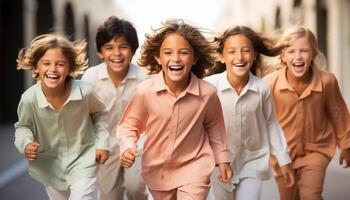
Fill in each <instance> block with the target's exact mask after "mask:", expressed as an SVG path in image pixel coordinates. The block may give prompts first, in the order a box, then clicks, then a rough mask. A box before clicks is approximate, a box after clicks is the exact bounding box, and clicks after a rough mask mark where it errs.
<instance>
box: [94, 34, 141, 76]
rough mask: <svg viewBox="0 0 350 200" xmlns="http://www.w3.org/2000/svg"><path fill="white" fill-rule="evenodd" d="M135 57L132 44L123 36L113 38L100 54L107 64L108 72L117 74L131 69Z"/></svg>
mask: <svg viewBox="0 0 350 200" xmlns="http://www.w3.org/2000/svg"><path fill="white" fill-rule="evenodd" d="M133 55H134V54H133V52H132V50H131V46H130V44H129V43H128V42H127V41H126V39H125V38H124V37H123V36H121V37H115V38H113V39H112V40H111V41H109V42H107V43H106V44H104V45H103V46H102V48H101V52H98V56H99V58H100V59H102V60H103V61H104V62H105V63H106V64H107V68H108V72H109V73H117V74H118V73H123V72H126V71H127V70H128V69H129V64H130V62H131V59H132V57H133Z"/></svg>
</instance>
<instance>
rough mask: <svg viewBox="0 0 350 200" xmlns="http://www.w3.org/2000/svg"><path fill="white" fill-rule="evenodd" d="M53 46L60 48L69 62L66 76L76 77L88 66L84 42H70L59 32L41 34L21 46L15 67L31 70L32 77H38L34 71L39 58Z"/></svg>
mask: <svg viewBox="0 0 350 200" xmlns="http://www.w3.org/2000/svg"><path fill="white" fill-rule="evenodd" d="M53 48H61V49H62V53H63V55H64V56H65V57H66V59H67V60H68V63H69V68H70V70H69V74H68V77H70V78H76V77H77V76H78V75H80V74H82V73H83V72H84V70H85V69H86V68H87V67H88V60H87V57H86V42H85V41H81V42H71V41H69V40H68V39H67V38H66V37H65V36H63V35H59V34H43V35H40V36H37V37H36V38H34V39H33V40H32V42H31V43H30V46H29V47H27V48H23V49H21V50H20V51H19V53H18V58H17V69H24V70H30V71H32V74H33V77H34V78H36V79H37V78H38V74H37V73H36V72H35V70H36V68H37V65H38V62H39V60H40V59H41V58H42V57H43V56H44V55H45V53H46V51H47V50H49V49H53Z"/></svg>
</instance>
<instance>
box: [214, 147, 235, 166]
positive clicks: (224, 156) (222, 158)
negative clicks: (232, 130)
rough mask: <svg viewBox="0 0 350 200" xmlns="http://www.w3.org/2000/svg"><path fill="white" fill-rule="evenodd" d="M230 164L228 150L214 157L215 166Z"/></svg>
mask: <svg viewBox="0 0 350 200" xmlns="http://www.w3.org/2000/svg"><path fill="white" fill-rule="evenodd" d="M220 163H231V158H230V153H229V151H228V150H225V151H222V152H220V153H217V154H216V155H215V164H216V165H217V164H220Z"/></svg>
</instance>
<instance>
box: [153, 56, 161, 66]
mask: <svg viewBox="0 0 350 200" xmlns="http://www.w3.org/2000/svg"><path fill="white" fill-rule="evenodd" d="M153 57H154V59H156V61H157V63H158V65H162V63H161V62H160V58H159V57H158V56H153Z"/></svg>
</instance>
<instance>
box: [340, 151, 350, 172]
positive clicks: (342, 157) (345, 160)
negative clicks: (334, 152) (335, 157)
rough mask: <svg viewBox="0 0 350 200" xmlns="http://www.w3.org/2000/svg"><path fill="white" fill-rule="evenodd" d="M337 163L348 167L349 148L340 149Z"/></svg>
mask: <svg viewBox="0 0 350 200" xmlns="http://www.w3.org/2000/svg"><path fill="white" fill-rule="evenodd" d="M339 164H340V165H343V167H344V168H348V167H350V148H348V149H343V150H341V152H340V156H339Z"/></svg>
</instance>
